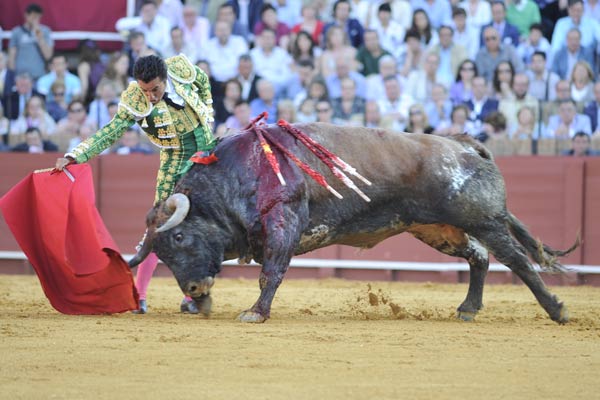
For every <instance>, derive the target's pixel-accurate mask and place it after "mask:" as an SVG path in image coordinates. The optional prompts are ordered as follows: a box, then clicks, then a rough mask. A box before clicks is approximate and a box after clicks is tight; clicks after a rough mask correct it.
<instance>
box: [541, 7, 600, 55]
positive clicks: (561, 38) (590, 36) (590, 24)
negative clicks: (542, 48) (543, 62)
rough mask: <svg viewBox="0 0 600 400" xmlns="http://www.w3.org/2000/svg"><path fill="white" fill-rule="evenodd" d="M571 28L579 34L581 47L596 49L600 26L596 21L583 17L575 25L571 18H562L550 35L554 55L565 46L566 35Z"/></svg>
mask: <svg viewBox="0 0 600 400" xmlns="http://www.w3.org/2000/svg"><path fill="white" fill-rule="evenodd" d="M571 28H577V29H579V32H581V45H582V46H583V47H589V48H593V49H595V48H596V45H597V44H598V41H599V39H600V24H598V22H597V21H596V20H594V19H592V18H590V17H588V16H587V15H583V16H582V17H581V22H580V23H579V25H575V23H574V22H573V20H572V19H571V17H563V18H560V19H559V20H558V21H557V22H556V25H555V26H554V33H553V34H552V40H551V43H552V51H553V52H554V53H555V54H556V52H557V51H558V50H560V48H561V47H563V46H566V44H567V33H568V32H569V30H571Z"/></svg>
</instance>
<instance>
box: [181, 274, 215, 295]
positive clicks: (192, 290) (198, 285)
mask: <svg viewBox="0 0 600 400" xmlns="http://www.w3.org/2000/svg"><path fill="white" fill-rule="evenodd" d="M214 284H215V280H214V278H213V277H212V276H209V277H207V278H204V279H202V280H201V281H192V282H189V283H188V284H187V285H186V294H187V295H188V296H191V297H198V296H200V295H203V294H209V292H210V288H211V287H213V285H214Z"/></svg>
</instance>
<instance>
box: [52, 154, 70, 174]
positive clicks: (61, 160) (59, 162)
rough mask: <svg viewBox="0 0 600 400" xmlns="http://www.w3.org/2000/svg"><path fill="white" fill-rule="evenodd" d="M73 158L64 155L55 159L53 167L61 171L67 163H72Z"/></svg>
mask: <svg viewBox="0 0 600 400" xmlns="http://www.w3.org/2000/svg"><path fill="white" fill-rule="evenodd" d="M74 162H75V160H74V159H73V158H71V157H64V158H58V159H56V165H55V166H54V169H56V170H57V171H62V170H63V169H64V168H65V167H66V166H67V165H69V164H72V163H74Z"/></svg>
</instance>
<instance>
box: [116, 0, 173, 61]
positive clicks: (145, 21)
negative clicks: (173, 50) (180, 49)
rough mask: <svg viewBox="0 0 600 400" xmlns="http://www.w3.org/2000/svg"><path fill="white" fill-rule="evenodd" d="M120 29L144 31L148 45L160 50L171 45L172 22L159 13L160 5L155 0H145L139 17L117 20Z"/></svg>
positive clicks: (117, 26)
mask: <svg viewBox="0 0 600 400" xmlns="http://www.w3.org/2000/svg"><path fill="white" fill-rule="evenodd" d="M116 28H117V30H118V31H130V30H135V31H137V32H142V33H143V34H144V37H145V39H146V43H147V44H148V46H150V47H152V48H153V49H154V50H156V51H158V52H162V51H164V49H165V48H166V47H167V46H168V45H169V31H170V29H171V23H170V22H169V20H168V19H167V18H165V17H163V16H162V15H158V6H157V5H156V1H154V0H144V2H143V3H142V7H141V8H140V16H139V17H125V18H121V19H119V20H118V21H117V24H116Z"/></svg>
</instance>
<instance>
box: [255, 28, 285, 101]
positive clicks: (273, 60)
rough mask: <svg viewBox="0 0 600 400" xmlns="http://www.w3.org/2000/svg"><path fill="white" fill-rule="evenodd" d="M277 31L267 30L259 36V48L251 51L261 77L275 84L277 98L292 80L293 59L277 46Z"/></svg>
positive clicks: (257, 42)
mask: <svg viewBox="0 0 600 400" xmlns="http://www.w3.org/2000/svg"><path fill="white" fill-rule="evenodd" d="M275 41H276V35H275V31H273V30H272V29H270V28H265V29H263V31H262V32H261V33H260V35H258V37H257V41H256V44H257V46H256V47H255V48H253V49H252V50H250V56H251V57H252V61H253V62H254V67H255V68H256V70H257V71H260V75H261V76H262V77H263V78H265V79H267V80H268V81H270V82H271V83H273V85H274V86H275V93H276V97H279V95H280V94H281V93H282V91H283V90H284V89H285V87H286V85H287V84H288V82H289V80H290V78H291V70H290V65H291V64H292V57H291V56H290V55H289V54H288V53H287V51H285V50H283V49H282V48H281V47H279V46H276V45H275Z"/></svg>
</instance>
